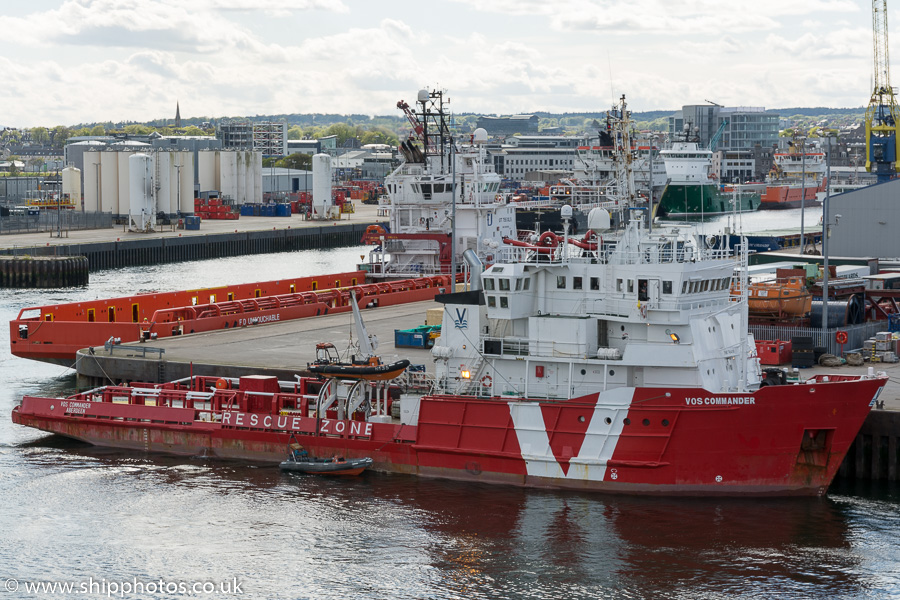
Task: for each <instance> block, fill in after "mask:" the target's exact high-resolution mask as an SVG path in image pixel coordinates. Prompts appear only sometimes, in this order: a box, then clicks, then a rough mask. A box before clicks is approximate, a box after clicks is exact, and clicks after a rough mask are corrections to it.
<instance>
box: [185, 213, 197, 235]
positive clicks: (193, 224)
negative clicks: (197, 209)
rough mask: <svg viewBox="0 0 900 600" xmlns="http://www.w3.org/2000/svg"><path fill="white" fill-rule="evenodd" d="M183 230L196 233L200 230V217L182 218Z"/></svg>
mask: <svg viewBox="0 0 900 600" xmlns="http://www.w3.org/2000/svg"><path fill="white" fill-rule="evenodd" d="M184 228H185V229H192V230H194V231H198V230H199V229H200V217H198V216H196V215H194V216H188V217H185V218H184Z"/></svg>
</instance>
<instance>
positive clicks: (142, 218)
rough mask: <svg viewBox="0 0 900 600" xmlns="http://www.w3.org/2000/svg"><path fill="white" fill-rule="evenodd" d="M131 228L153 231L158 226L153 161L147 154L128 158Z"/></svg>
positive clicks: (133, 155) (132, 229)
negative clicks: (154, 195)
mask: <svg viewBox="0 0 900 600" xmlns="http://www.w3.org/2000/svg"><path fill="white" fill-rule="evenodd" d="M128 176H129V210H128V214H129V218H128V222H129V227H128V229H129V230H131V231H151V230H152V229H153V226H154V225H155V224H156V213H155V212H154V209H155V208H156V202H155V201H154V199H153V159H152V158H151V157H150V156H149V155H147V154H142V153H139V154H132V155H131V156H130V157H129V158H128Z"/></svg>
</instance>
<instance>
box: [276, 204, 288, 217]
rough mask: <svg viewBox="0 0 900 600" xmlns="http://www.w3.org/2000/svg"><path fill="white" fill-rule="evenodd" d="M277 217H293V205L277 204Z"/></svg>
mask: <svg viewBox="0 0 900 600" xmlns="http://www.w3.org/2000/svg"><path fill="white" fill-rule="evenodd" d="M275 216H276V217H289V216H291V205H290V204H276V205H275Z"/></svg>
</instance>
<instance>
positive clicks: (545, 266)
mask: <svg viewBox="0 0 900 600" xmlns="http://www.w3.org/2000/svg"><path fill="white" fill-rule="evenodd" d="M589 221H591V225H590V226H591V228H592V229H591V231H592V233H589V234H588V235H587V236H586V237H585V238H583V239H575V240H573V239H566V238H564V237H563V236H555V235H554V234H545V235H544V236H543V238H542V240H541V241H540V242H539V243H537V244H533V245H525V244H520V245H519V246H514V247H507V248H505V249H504V251H503V253H502V256H501V257H500V259H499V260H498V261H497V262H496V263H494V264H493V265H492V266H490V267H488V268H487V269H486V270H485V271H484V273H483V274H482V275H481V283H482V286H483V290H481V291H477V290H476V291H474V292H465V293H461V294H457V295H453V296H445V297H444V298H443V300H442V301H443V302H444V304H445V311H444V319H443V325H442V330H441V331H442V334H441V337H440V339H439V340H438V341H437V343H436V344H435V346H434V348H433V355H434V357H435V361H436V365H437V366H436V376H437V383H438V386H439V388H440V389H443V390H444V391H446V392H448V393H477V394H480V395H493V396H497V395H499V396H511V397H528V398H535V397H538V398H556V399H569V398H576V397H579V396H583V395H585V394H588V393H592V392H597V391H598V390H599V391H606V390H609V389H612V388H617V387H697V388H703V389H704V390H707V391H709V392H716V393H718V392H741V391H746V390H748V389H755V387H756V386H757V385H758V383H759V379H760V372H759V363H758V360H757V359H756V358H755V345H754V343H753V341H752V339H751V338H750V337H749V336H748V334H747V309H746V301H745V297H744V295H743V294H740V295H737V296H732V293H731V288H732V278H733V276H734V273H735V267H736V266H738V262H739V260H738V259H736V258H735V257H734V256H732V255H730V253H729V251H727V250H725V249H720V248H718V247H711V246H710V245H709V243H708V241H707V240H706V239H705V238H703V237H702V236H699V235H697V234H696V233H695V230H694V229H693V227H692V226H682V225H667V226H665V227H662V228H654V229H653V232H652V233H650V232H648V231H647V230H646V229H645V228H644V227H643V224H642V219H641V218H640V217H639V216H635V217H634V218H632V219H631V220H630V222H629V223H628V225H627V227H626V228H625V230H624V231H622V232H621V234H620V235H618V236H616V237H615V238H613V237H611V236H610V235H609V233H610V232H609V230H608V228H609V214H608V213H607V212H606V211H604V210H603V209H595V210H594V211H592V214H591V215H590V218H589ZM744 260H746V258H745V256H744ZM745 287H746V286H745V285H744V284H742V285H740V286H738V288H739V289H740V288H745Z"/></svg>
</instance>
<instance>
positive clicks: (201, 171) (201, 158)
mask: <svg viewBox="0 0 900 600" xmlns="http://www.w3.org/2000/svg"><path fill="white" fill-rule="evenodd" d="M218 154H219V153H218V152H216V151H215V150H201V151H199V152H197V183H198V184H199V185H200V190H201V191H203V192H208V191H209V190H214V189H217V187H218V184H217V183H216V160H217V158H218ZM181 177H182V178H184V177H185V173H184V170H183V169H182V171H181ZM192 195H193V194H192ZM188 212H194V204H193V201H192V202H191V210H190V211H188Z"/></svg>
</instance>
